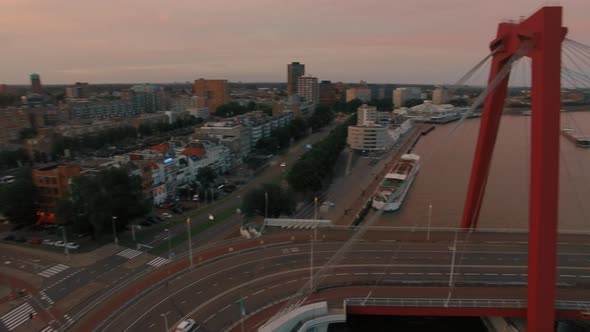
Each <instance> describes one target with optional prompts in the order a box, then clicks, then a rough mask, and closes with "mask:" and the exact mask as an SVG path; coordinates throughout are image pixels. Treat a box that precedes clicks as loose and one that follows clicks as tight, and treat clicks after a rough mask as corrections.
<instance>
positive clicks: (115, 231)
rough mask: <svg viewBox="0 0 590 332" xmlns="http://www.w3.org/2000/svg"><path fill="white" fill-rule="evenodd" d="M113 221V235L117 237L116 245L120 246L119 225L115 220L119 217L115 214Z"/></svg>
mask: <svg viewBox="0 0 590 332" xmlns="http://www.w3.org/2000/svg"><path fill="white" fill-rule="evenodd" d="M112 221H113V236H114V237H115V245H116V246H117V247H118V246H119V238H118V237H117V227H116V226H115V222H116V221H117V217H116V216H113V218H112Z"/></svg>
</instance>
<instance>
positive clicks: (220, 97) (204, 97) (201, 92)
mask: <svg viewBox="0 0 590 332" xmlns="http://www.w3.org/2000/svg"><path fill="white" fill-rule="evenodd" d="M193 94H194V95H195V96H197V97H199V98H198V105H196V106H197V107H198V108H202V107H207V108H209V112H211V113H215V112H216V111H217V108H218V107H219V106H221V105H223V104H227V103H229V101H230V99H229V87H228V84H227V80H206V79H204V78H199V79H198V80H195V83H194V84H193Z"/></svg>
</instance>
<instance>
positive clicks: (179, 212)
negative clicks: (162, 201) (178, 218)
mask: <svg viewBox="0 0 590 332" xmlns="http://www.w3.org/2000/svg"><path fill="white" fill-rule="evenodd" d="M172 212H174V213H177V214H182V208H181V207H180V206H175V207H174V208H173V209H172Z"/></svg>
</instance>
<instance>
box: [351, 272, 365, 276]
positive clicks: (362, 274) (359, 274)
mask: <svg viewBox="0 0 590 332" xmlns="http://www.w3.org/2000/svg"><path fill="white" fill-rule="evenodd" d="M367 274H368V273H367V272H359V273H355V274H354V275H355V276H365V275H367Z"/></svg>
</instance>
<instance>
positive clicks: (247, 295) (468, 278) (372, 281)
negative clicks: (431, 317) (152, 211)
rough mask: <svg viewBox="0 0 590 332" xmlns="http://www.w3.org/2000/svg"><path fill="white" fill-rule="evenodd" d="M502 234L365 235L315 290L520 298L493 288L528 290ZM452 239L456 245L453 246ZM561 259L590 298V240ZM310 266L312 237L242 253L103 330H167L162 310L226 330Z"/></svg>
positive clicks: (516, 247) (564, 284)
mask: <svg viewBox="0 0 590 332" xmlns="http://www.w3.org/2000/svg"><path fill="white" fill-rule="evenodd" d="M495 239H496V240H498V239H499V240H500V241H494V240H495ZM502 240H503V238H502V236H501V235H496V236H495V237H490V241H488V242H498V243H481V242H476V243H469V242H459V243H457V244H454V242H448V241H441V242H437V243H415V242H391V241H388V240H377V241H376V242H369V241H364V242H359V243H356V244H354V245H353V247H352V248H351V249H352V250H351V251H348V252H346V256H345V257H344V259H342V260H341V261H340V262H339V263H338V264H337V265H336V266H333V267H331V268H330V269H327V270H324V271H323V273H322V276H321V277H322V278H323V279H322V283H321V285H320V286H319V289H320V290H319V291H317V292H316V293H314V294H313V296H314V297H320V298H321V297H322V294H323V292H324V291H325V290H322V289H324V288H326V290H330V291H331V292H333V290H332V289H333V288H332V287H333V286H339V287H355V288H356V289H357V292H358V289H362V290H363V291H361V292H360V293H361V294H363V292H364V296H367V295H369V294H371V296H372V297H380V296H383V294H386V293H388V292H389V291H388V290H389V289H391V288H392V287H393V288H394V287H399V286H404V287H406V288H412V287H413V286H415V287H416V289H417V290H418V289H419V290H420V291H415V292H413V293H411V294H410V296H415V297H427V296H428V294H429V292H430V290H431V289H430V288H424V286H432V287H435V288H445V287H446V286H448V283H449V280H450V278H451V276H452V277H453V285H454V287H455V288H454V289H455V290H456V291H457V292H458V294H461V296H463V297H464V296H472V297H480V296H481V295H480V294H481V293H480V292H483V293H485V294H486V296H488V297H489V296H492V297H494V295H497V296H495V297H496V298H497V297H498V296H499V297H500V298H506V297H508V298H519V297H518V294H519V292H518V291H517V292H514V291H513V292H508V293H507V292H506V291H501V292H495V293H491V294H489V290H490V289H493V288H496V287H500V288H502V289H506V288H507V287H508V288H509V287H517V289H520V290H521V292H520V293H522V289H523V287H522V286H524V285H526V277H527V247H526V244H523V243H506V242H504V241H502ZM385 241H387V242H385ZM454 245H455V246H456V250H452V248H453V246H454ZM340 246H341V243H338V242H334V243H332V242H326V243H322V242H318V243H316V247H315V248H316V250H315V253H314V262H315V264H317V265H322V264H323V263H325V262H326V261H327V260H329V259H330V257H331V256H332V255H333V254H334V252H336V251H337V250H338V248H339V247H340ZM453 252H454V254H455V266H454V267H453V268H452V267H451V261H452V257H453ZM558 264H559V268H558V284H559V285H560V286H561V288H562V289H563V290H565V293H563V292H562V296H565V297H564V298H563V299H575V298H578V299H587V298H588V294H590V291H589V290H588V288H589V287H590V247H588V246H586V245H583V244H579V243H572V244H562V245H561V246H560V254H559V256H558ZM309 266H310V245H309V244H285V245H282V246H279V247H272V248H268V249H266V250H257V251H253V252H247V253H240V254H236V255H234V256H230V257H227V258H224V259H221V260H218V261H215V262H212V263H210V264H206V265H203V266H201V267H199V268H198V269H195V270H194V271H192V272H190V273H188V274H186V275H184V276H182V277H181V278H178V279H175V280H174V281H172V282H170V283H169V284H165V285H161V286H159V287H157V288H155V289H154V290H152V292H151V293H150V294H149V295H148V296H145V297H143V298H142V299H141V300H140V301H138V302H136V303H135V304H134V305H133V306H131V307H128V308H127V309H126V310H124V311H123V312H121V313H119V315H118V316H117V317H115V319H112V320H110V321H109V322H108V323H107V324H106V325H103V326H102V330H103V331H111V330H116V331H161V330H162V329H163V328H164V326H163V324H164V320H163V317H162V316H161V315H162V314H167V318H168V321H169V322H170V326H169V327H172V326H174V324H176V323H178V322H179V321H180V320H181V319H183V318H184V317H188V318H193V319H195V320H196V321H197V323H198V325H199V329H198V331H223V330H225V329H227V328H229V327H231V326H233V325H234V324H235V323H236V322H238V321H239V319H240V311H239V305H240V301H243V304H244V306H245V308H246V310H247V312H248V313H252V312H254V311H256V310H258V309H260V308H263V307H265V306H267V305H268V304H269V303H273V302H274V301H279V300H281V299H284V298H286V297H287V296H289V295H292V294H293V293H294V292H296V291H297V290H298V289H299V288H301V287H303V286H304V285H305V283H306V282H307V281H308V279H309V276H310V273H309ZM451 270H452V271H451ZM314 278H318V276H314ZM340 289H342V290H343V291H340V296H336V297H335V298H334V299H333V300H332V302H331V303H332V304H333V305H335V306H336V307H337V306H338V305H340V307H341V306H342V302H341V300H342V299H343V298H344V297H347V296H348V292H347V291H346V288H340ZM568 289H569V290H574V289H575V290H576V291H575V292H567V290H568ZM455 290H453V291H455ZM564 294H565V295H564ZM357 296H359V295H357ZM360 296H363V295H360Z"/></svg>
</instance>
